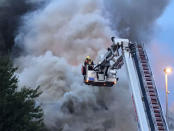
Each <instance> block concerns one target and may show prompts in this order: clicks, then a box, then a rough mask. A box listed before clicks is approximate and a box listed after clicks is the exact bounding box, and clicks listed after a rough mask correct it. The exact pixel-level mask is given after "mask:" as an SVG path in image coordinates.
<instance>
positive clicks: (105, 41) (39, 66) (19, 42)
mask: <svg viewBox="0 0 174 131" xmlns="http://www.w3.org/2000/svg"><path fill="white" fill-rule="evenodd" d="M26 3H27V4H30V5H33V7H34V8H33V10H32V11H31V10H29V11H27V13H25V15H21V16H20V26H18V28H17V30H15V38H14V40H15V48H14V52H15V53H16V52H17V53H18V54H19V55H18V57H16V58H15V59H14V62H15V65H16V66H18V71H17V75H18V77H19V87H23V86H26V87H28V88H37V87H38V86H40V90H41V91H42V92H43V93H42V94H41V95H40V97H39V98H38V99H37V100H36V101H37V103H38V104H41V105H42V107H43V110H44V122H45V124H46V126H47V127H48V129H49V130H51V131H106V130H107V131H125V130H129V131H135V130H137V122H136V115H135V112H134V108H133V104H132V100H131V99H132V98H131V95H130V93H129V88H128V81H127V74H126V71H125V69H124V68H123V69H121V70H120V71H119V72H118V75H119V82H118V85H116V86H114V87H92V86H87V85H85V84H84V83H83V77H82V75H81V65H82V64H83V62H84V59H85V57H86V56H88V55H90V56H91V58H92V59H94V60H95V59H96V58H97V57H98V55H99V54H100V51H102V50H105V49H107V47H108V46H109V45H111V42H110V37H111V36H116V37H125V38H129V39H131V40H133V41H136V40H144V41H145V40H147V39H149V38H150V37H149V34H152V33H153V29H154V26H155V21H156V19H157V18H158V17H159V16H160V15H161V14H162V13H163V11H164V9H165V7H166V5H167V3H168V0H142V1H135V0H132V1H131V0H37V1H34V0H27V1H26ZM157 3H158V4H157ZM147 34H148V35H147ZM18 51H20V52H18ZM123 72H124V73H123Z"/></svg>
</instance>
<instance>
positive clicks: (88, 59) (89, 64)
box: [84, 56, 94, 70]
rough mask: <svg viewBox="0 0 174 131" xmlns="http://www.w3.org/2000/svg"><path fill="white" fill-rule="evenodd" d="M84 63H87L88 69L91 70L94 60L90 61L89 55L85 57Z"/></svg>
mask: <svg viewBox="0 0 174 131" xmlns="http://www.w3.org/2000/svg"><path fill="white" fill-rule="evenodd" d="M84 65H85V66H86V65H88V69H89V70H93V66H94V62H93V61H92V59H91V58H90V56H87V57H86V60H85V62H84Z"/></svg>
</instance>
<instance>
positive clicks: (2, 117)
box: [0, 57, 44, 131]
mask: <svg viewBox="0 0 174 131" xmlns="http://www.w3.org/2000/svg"><path fill="white" fill-rule="evenodd" d="M16 70H17V68H14V67H13V65H12V62H11V61H10V59H9V58H7V57H0V131H41V130H44V124H43V110H42V108H41V107H40V106H39V105H36V102H35V99H36V98H37V97H38V96H39V95H40V94H41V93H39V92H38V89H39V87H38V88H36V89H30V88H25V87H24V88H22V89H21V90H20V91H18V90H17V89H18V79H17V77H16V75H15V74H14V73H15V71H16Z"/></svg>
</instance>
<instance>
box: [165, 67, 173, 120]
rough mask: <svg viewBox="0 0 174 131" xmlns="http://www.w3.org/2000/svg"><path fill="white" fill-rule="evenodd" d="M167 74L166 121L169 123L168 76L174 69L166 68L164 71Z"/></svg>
mask: <svg viewBox="0 0 174 131" xmlns="http://www.w3.org/2000/svg"><path fill="white" fill-rule="evenodd" d="M164 73H165V83H166V87H165V88H166V121H167V123H168V93H169V91H168V74H170V73H172V68H171V67H166V68H165V69H164Z"/></svg>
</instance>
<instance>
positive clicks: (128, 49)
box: [113, 39, 168, 131]
mask: <svg viewBox="0 0 174 131" xmlns="http://www.w3.org/2000/svg"><path fill="white" fill-rule="evenodd" d="M113 42H114V43H115V44H116V45H119V46H118V47H120V48H118V50H121V51H122V53H121V55H120V57H119V58H118V59H117V62H116V64H115V65H119V63H121V64H120V65H122V63H123V62H124V63H125V66H126V69H127V72H128V78H129V87H130V90H131V92H132V98H133V100H134V104H135V108H136V113H137V117H138V127H139V130H141V131H158V130H159V131H168V126H167V123H166V120H165V117H164V114H163V111H162V108H161V104H160V101H159V97H158V92H157V89H156V86H155V82H154V79H153V75H152V72H151V69H150V66H149V63H148V58H147V55H146V52H145V50H144V48H143V46H142V45H138V44H131V43H130V42H129V41H128V40H127V39H113ZM117 52H119V51H117ZM118 56H119V55H118ZM121 57H122V60H120V58H121Z"/></svg>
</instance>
